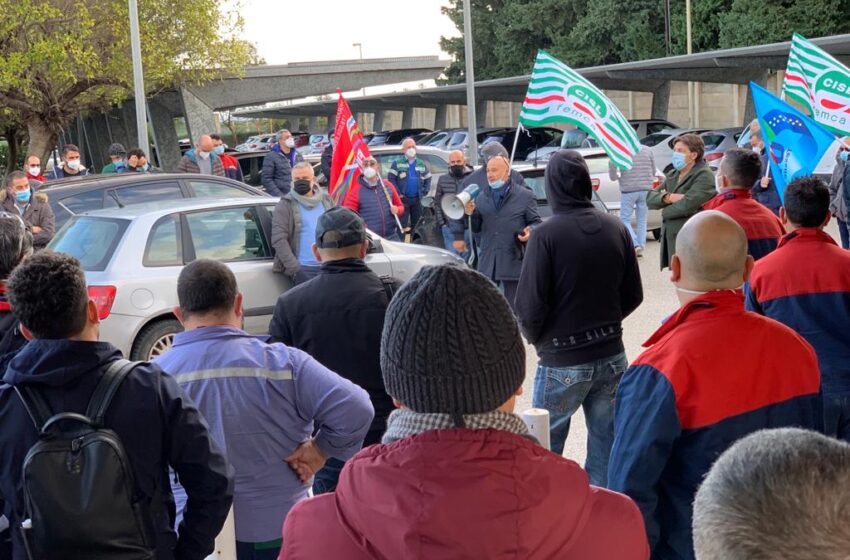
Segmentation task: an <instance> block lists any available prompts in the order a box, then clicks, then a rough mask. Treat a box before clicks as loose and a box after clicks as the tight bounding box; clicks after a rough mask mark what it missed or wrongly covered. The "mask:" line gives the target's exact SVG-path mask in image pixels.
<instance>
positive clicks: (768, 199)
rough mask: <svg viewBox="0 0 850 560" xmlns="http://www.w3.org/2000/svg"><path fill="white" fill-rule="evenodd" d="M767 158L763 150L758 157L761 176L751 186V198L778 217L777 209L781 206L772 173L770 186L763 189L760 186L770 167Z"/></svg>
mask: <svg viewBox="0 0 850 560" xmlns="http://www.w3.org/2000/svg"><path fill="white" fill-rule="evenodd" d="M767 158H768V153H767V149H765V151H764V153H762V154H761V155H759V159H760V160H761V174H759V178H758V179H756V182H755V184H754V185H753V198H755V199H756V200H757V201H759V202H761V203H762V204H764V205H765V206H767V207H768V208H770V211H771V212H773V213H774V214H776V215H777V216H778V215H779V207H780V206H782V201H781V200H779V191H777V190H776V183H775V182H774V181H773V174H772V173H771V175H770V184H769V185H768V186H767V188H766V189H765V188H762V186H761V178H762V177H764V174H765V172H766V171H767V169H768V167H769V166H770V162H769V161H768V160H767Z"/></svg>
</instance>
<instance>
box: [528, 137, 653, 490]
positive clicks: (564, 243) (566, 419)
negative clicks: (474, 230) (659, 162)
mask: <svg viewBox="0 0 850 560" xmlns="http://www.w3.org/2000/svg"><path fill="white" fill-rule="evenodd" d="M545 182H546V183H545V184H546V195H547V197H548V199H549V205H550V206H551V207H552V211H553V216H552V217H551V218H549V219H548V220H547V221H545V222H544V223H543V224H541V225H540V226H538V227H537V229H536V230H535V231H534V235H532V236H531V239H530V240H529V242H528V248H527V251H526V254H525V260H524V261H523V265H522V274H521V275H520V280H519V286H518V289H517V297H516V312H517V318H518V319H519V323H520V326H521V327H522V331H523V333H524V334H525V336H526V338H527V339H528V341H529V342H530V343H532V344H534V346H535V348H536V349H537V354H538V356H539V358H540V365H539V367H538V369H537V374H536V377H535V381H534V395H533V397H532V402H533V405H534V406H535V407H539V408H546V409H547V410H549V413H550V417H551V422H550V440H551V442H552V451H554V452H556V453H562V452H563V449H564V442H565V440H566V439H567V434H568V433H569V429H570V417H571V416H572V415H573V414H574V413H575V412H576V410H578V408H579V406H583V407H584V409H585V416H586V417H587V418H588V419H589V420H588V428H589V430H588V431H589V433H590V438H589V445H588V456H587V463H586V465H585V468H586V470H587V472H588V474H589V475H590V482H591V484H595V485H599V486H605V484H606V481H607V472H608V455H609V452H610V450H611V445H612V444H613V441H614V403H613V396H614V394H615V393H616V390H617V385H618V384H619V381H620V376H621V375H622V373H623V371H624V370H625V368H626V366H627V365H628V362H627V360H626V355H625V347H624V346H623V328H622V321H623V319H625V318H626V317H627V316H628V315H629V314H630V313H631V312H632V311H634V310H635V309H636V308H637V306H638V305H640V303H641V301H643V289H642V287H641V280H640V270H639V268H638V264H637V258H636V256H635V251H634V248H633V243H632V238H631V234H630V233H629V231H628V230H627V229H626V226H624V225H623V223H622V222H621V221H620V220H619V219H618V218H617V217H615V216H612V215H609V214H606V213H604V212H600V211H599V210H597V209H596V208H595V207H594V206H593V203H592V202H591V196H592V195H593V187H592V184H591V180H590V173H589V171H588V169H587V164H586V163H585V161H584V158H582V157H581V155H579V153H578V152H575V151H572V150H561V151H559V152H557V153H555V154H554V155H553V156H552V158H551V159H550V160H549V164H548V165H547V166H546V176H545ZM588 372H591V373H590V375H589V376H588ZM551 379H555V380H560V382H555V383H552V382H549V381H547V380H551ZM577 379H581V380H582V381H587V383H576V382H575V381H576V380H577Z"/></svg>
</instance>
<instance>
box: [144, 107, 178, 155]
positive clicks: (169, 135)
mask: <svg viewBox="0 0 850 560" xmlns="http://www.w3.org/2000/svg"><path fill="white" fill-rule="evenodd" d="M148 111H149V113H148V117H149V118H150V121H151V123H152V124H153V131H154V138H155V139H156V144H157V145H156V149H157V157H158V158H159V166H160V168H161V169H162V170H163V171H174V170H175V169H176V168H177V164H178V163H180V147H179V146H178V145H177V142H178V140H179V139H178V138H177V131H176V130H175V128H174V117H175V115H173V114H172V113H171V111H170V110H169V109H168V108H167V107H166V106H165V105H164V104H162V103H160V102H159V101H157V100H156V98H154V99H152V100H151V101H150V102H149V103H148Z"/></svg>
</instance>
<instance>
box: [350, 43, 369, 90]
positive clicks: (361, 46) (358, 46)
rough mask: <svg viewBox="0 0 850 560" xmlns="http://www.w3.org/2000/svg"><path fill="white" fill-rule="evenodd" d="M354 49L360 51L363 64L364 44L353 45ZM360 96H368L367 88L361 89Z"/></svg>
mask: <svg viewBox="0 0 850 560" xmlns="http://www.w3.org/2000/svg"><path fill="white" fill-rule="evenodd" d="M351 46H352V47H357V48H358V49H360V62H363V43H351ZM360 95H366V88H365V87H364V88H361V89H360Z"/></svg>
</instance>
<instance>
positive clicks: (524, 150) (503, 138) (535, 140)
mask: <svg viewBox="0 0 850 560" xmlns="http://www.w3.org/2000/svg"><path fill="white" fill-rule="evenodd" d="M515 135H516V128H504V129H501V130H499V131H498V132H492V133H489V134H487V137H486V138H485V139H484V141H483V142H481V144H479V146H478V155H479V157H480V156H481V150H483V149H484V146H486V145H487V144H490V143H492V142H498V143H499V144H501V145H502V146H504V147H505V149H506V150H507V151H508V153H509V154H510V153H511V152H512V151H513V147H514V137H515ZM563 135H564V131H562V130H559V129H557V128H551V127H548V126H537V127H534V128H529V129H526V130H522V131H520V133H519V137H518V138H517V140H516V156H515V157H514V159H515V160H518V161H521V160H524V159H526V157H527V156H528V154H529V153H531V152H532V151H534V150H537V149H538V148H542V147H543V146H546V145H547V144H550V143H552V142H556V141H557V142H560V140H561V137H562V136H563Z"/></svg>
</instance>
